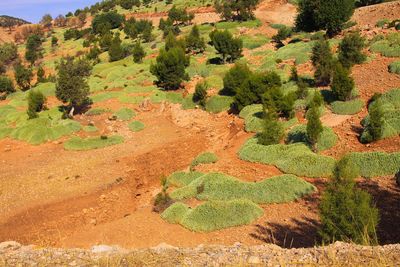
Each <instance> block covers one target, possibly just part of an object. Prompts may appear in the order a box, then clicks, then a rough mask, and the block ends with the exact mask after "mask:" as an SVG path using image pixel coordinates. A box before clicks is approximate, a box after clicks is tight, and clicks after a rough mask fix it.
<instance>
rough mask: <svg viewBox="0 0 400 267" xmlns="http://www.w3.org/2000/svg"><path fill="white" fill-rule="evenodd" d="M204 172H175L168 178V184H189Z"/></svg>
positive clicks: (179, 185) (178, 185) (180, 185)
mask: <svg viewBox="0 0 400 267" xmlns="http://www.w3.org/2000/svg"><path fill="white" fill-rule="evenodd" d="M203 175H204V174H203V173H201V172H196V171H194V172H174V173H173V174H171V175H170V176H169V177H168V178H167V184H168V185H171V186H175V187H182V186H187V185H189V184H190V183H191V182H193V181H194V180H196V179H197V178H199V177H200V176H203Z"/></svg>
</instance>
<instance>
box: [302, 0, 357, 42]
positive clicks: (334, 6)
mask: <svg viewBox="0 0 400 267" xmlns="http://www.w3.org/2000/svg"><path fill="white" fill-rule="evenodd" d="M354 8H355V0H330V1H325V0H300V1H299V4H298V10H299V12H298V15H297V18H296V28H297V29H298V30H300V31H307V32H310V31H317V30H326V32H327V34H328V36H330V37H332V36H334V35H336V34H337V33H339V32H340V31H341V30H342V29H343V25H344V24H345V23H346V22H347V21H348V20H349V19H350V18H351V16H352V15H353V13H354Z"/></svg>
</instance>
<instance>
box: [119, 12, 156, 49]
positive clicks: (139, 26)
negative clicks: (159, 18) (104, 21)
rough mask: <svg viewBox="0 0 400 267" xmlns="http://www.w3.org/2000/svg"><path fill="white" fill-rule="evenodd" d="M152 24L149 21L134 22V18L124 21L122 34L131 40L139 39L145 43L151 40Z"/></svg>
mask: <svg viewBox="0 0 400 267" xmlns="http://www.w3.org/2000/svg"><path fill="white" fill-rule="evenodd" d="M152 31H153V23H152V22H151V21H150V20H145V19H142V20H136V19H135V18H130V19H129V20H127V21H126V23H125V27H124V32H125V34H126V35H128V36H129V37H130V38H131V39H134V40H135V39H140V40H142V41H143V42H145V43H147V42H150V41H151V40H153V35H152Z"/></svg>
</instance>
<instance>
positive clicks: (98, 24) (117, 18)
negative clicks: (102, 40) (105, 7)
mask: <svg viewBox="0 0 400 267" xmlns="http://www.w3.org/2000/svg"><path fill="white" fill-rule="evenodd" d="M124 22H125V17H124V16H123V15H120V14H118V13H117V12H116V11H111V12H106V13H103V14H100V15H96V16H95V17H94V19H93V21H92V29H93V32H94V33H96V34H101V33H104V32H108V31H109V30H112V29H116V28H119V27H121V26H122V24H123V23H124Z"/></svg>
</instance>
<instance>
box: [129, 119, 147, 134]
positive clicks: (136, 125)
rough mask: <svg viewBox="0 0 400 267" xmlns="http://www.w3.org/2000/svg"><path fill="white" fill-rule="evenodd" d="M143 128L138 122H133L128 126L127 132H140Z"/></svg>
mask: <svg viewBox="0 0 400 267" xmlns="http://www.w3.org/2000/svg"><path fill="white" fill-rule="evenodd" d="M144 127H145V126H144V124H143V123H142V122H140V121H133V122H131V123H129V124H128V128H129V130H131V131H132V132H140V131H142V130H143V129H144Z"/></svg>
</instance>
